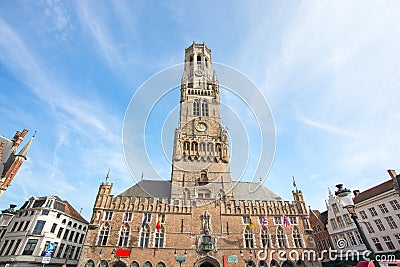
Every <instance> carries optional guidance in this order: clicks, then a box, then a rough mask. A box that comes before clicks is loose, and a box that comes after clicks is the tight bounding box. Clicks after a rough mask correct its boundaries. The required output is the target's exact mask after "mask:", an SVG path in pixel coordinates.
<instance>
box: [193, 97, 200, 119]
mask: <svg viewBox="0 0 400 267" xmlns="http://www.w3.org/2000/svg"><path fill="white" fill-rule="evenodd" d="M193 116H200V102H199V101H198V100H195V101H194V102H193Z"/></svg>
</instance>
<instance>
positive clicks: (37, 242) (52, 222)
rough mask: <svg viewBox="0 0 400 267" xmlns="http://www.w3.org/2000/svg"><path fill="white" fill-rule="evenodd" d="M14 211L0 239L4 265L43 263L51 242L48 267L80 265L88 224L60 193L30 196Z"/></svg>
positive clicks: (37, 264)
mask: <svg viewBox="0 0 400 267" xmlns="http://www.w3.org/2000/svg"><path fill="white" fill-rule="evenodd" d="M11 211H13V216H12V217H11V220H9V221H7V225H6V231H4V232H3V233H2V238H1V240H0V265H1V266H4V265H5V264H9V266H10V267H12V266H32V267H33V266H43V264H42V260H43V256H44V253H45V251H46V250H47V249H48V248H49V244H51V246H52V251H53V255H52V257H51V259H49V260H50V261H49V262H47V263H46V266H48V267H55V266H59V267H60V266H63V265H64V264H68V266H76V265H77V263H78V259H79V256H80V253H81V251H82V246H83V243H84V241H85V237H86V232H87V228H88V224H89V223H88V222H87V221H86V220H85V219H84V218H83V217H82V216H81V215H80V214H79V212H77V211H76V210H75V209H74V208H73V207H72V206H71V204H69V202H68V201H65V200H61V199H60V198H59V197H57V196H46V197H38V198H34V197H31V198H30V199H29V200H27V201H26V202H25V203H24V204H23V205H22V207H21V208H20V209H19V210H18V211H14V210H13V208H12V210H11ZM4 213H5V212H4V211H3V214H4ZM6 213H10V209H9V210H8V211H6ZM3 214H2V215H3Z"/></svg>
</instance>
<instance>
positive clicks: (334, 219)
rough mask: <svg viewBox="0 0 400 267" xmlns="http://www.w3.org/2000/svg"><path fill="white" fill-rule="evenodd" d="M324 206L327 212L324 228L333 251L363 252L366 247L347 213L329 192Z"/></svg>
mask: <svg viewBox="0 0 400 267" xmlns="http://www.w3.org/2000/svg"><path fill="white" fill-rule="evenodd" d="M326 206H327V207H326V208H327V210H328V224H327V226H326V228H327V230H328V233H329V236H330V238H331V241H332V244H333V249H335V250H338V252H340V251H342V252H343V253H345V252H346V251H349V250H351V251H355V250H357V251H360V252H363V251H365V250H366V247H365V245H364V243H363V241H362V239H361V235H360V233H359V232H358V230H357V227H356V225H355V224H354V222H353V220H352V219H351V217H350V214H349V212H348V211H347V210H346V209H344V208H343V207H342V205H341V204H340V203H339V201H338V200H337V199H336V197H335V195H333V194H332V193H331V192H329V198H328V200H327V203H326Z"/></svg>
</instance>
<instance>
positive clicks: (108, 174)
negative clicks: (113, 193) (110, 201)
mask: <svg viewBox="0 0 400 267" xmlns="http://www.w3.org/2000/svg"><path fill="white" fill-rule="evenodd" d="M108 178H110V168H109V169H108V172H107V175H106V183H108Z"/></svg>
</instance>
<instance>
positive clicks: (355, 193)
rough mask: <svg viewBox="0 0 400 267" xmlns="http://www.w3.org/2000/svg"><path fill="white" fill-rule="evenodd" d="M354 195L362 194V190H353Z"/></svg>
mask: <svg viewBox="0 0 400 267" xmlns="http://www.w3.org/2000/svg"><path fill="white" fill-rule="evenodd" d="M353 194H354V197H357V196H358V194H360V190H358V189H357V190H353Z"/></svg>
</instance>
